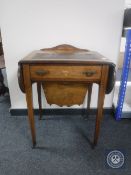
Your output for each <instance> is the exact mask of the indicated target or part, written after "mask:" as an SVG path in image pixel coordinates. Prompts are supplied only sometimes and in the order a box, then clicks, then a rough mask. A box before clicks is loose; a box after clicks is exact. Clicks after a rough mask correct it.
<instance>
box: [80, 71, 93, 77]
mask: <svg viewBox="0 0 131 175" xmlns="http://www.w3.org/2000/svg"><path fill="white" fill-rule="evenodd" d="M82 73H83V74H84V75H86V76H87V77H91V76H93V75H94V74H96V71H93V70H89V71H84V72H82Z"/></svg>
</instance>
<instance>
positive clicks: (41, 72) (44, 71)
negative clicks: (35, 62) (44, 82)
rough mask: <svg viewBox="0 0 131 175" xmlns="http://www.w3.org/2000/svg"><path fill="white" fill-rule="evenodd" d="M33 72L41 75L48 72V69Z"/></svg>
mask: <svg viewBox="0 0 131 175" xmlns="http://www.w3.org/2000/svg"><path fill="white" fill-rule="evenodd" d="M35 73H36V74H37V75H39V76H43V75H46V74H48V73H49V71H47V70H37V71H36V72H35Z"/></svg>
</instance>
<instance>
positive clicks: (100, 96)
mask: <svg viewBox="0 0 131 175" xmlns="http://www.w3.org/2000/svg"><path fill="white" fill-rule="evenodd" d="M107 77H108V66H103V68H102V75H101V82H100V85H99V93H98V110H97V116H96V125H95V134H94V146H95V145H97V142H98V137H99V132H100V124H101V120H102V115H103V105H104V98H105V90H106V84H107Z"/></svg>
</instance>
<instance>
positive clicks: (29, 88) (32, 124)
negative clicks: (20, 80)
mask: <svg viewBox="0 0 131 175" xmlns="http://www.w3.org/2000/svg"><path fill="white" fill-rule="evenodd" d="M23 73H24V85H25V93H26V101H27V109H28V119H29V124H30V129H31V136H32V143H33V147H34V146H35V145H36V134H35V121H34V113H33V99H32V84H31V80H30V71H29V65H24V66H23Z"/></svg>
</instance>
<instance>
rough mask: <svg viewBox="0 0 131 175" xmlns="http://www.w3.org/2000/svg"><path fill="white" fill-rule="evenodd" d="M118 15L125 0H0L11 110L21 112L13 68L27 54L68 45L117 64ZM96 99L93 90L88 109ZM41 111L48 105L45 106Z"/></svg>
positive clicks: (108, 100) (21, 101)
mask: <svg viewBox="0 0 131 175" xmlns="http://www.w3.org/2000/svg"><path fill="white" fill-rule="evenodd" d="M123 10H124V0H115V1H114V0H110V1H108V0H106V1H105V0H99V1H98V0H28V1H27V0H22V1H21V0H12V1H9V0H4V1H2V0H0V22H1V32H2V40H3V48H4V53H5V61H6V67H7V77H8V85H9V90H10V96H11V108H26V102H25V96H24V94H22V93H21V91H20V89H19V87H18V82H17V68H18V66H17V65H18V64H17V63H18V61H19V60H20V59H21V58H23V57H24V56H26V55H27V54H28V53H29V52H31V51H32V50H36V49H40V48H44V47H53V46H55V45H58V44H62V43H67V44H72V45H74V46H76V47H80V48H87V49H91V50H96V51H98V52H100V53H101V54H103V55H104V56H106V57H108V58H110V59H111V60H112V61H113V62H114V63H116V62H117V56H118V52H119V43H120V36H121V28H122V18H123ZM35 91H36V89H35V87H34V92H35ZM96 97H97V86H96V85H95V86H94V88H93V96H92V102H91V105H92V107H95V106H96ZM36 98H37V96H36V95H35V97H34V106H35V107H37V100H36ZM111 104H112V94H111V95H108V96H107V97H106V100H105V106H106V107H110V106H111ZM85 105H86V104H84V105H82V107H84V106H85ZM53 106H54V105H53ZM44 107H50V106H49V105H48V104H46V103H45V101H44ZM54 107H55V106H54Z"/></svg>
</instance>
